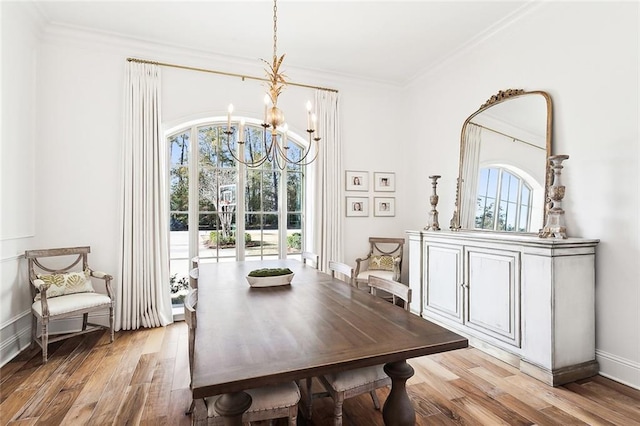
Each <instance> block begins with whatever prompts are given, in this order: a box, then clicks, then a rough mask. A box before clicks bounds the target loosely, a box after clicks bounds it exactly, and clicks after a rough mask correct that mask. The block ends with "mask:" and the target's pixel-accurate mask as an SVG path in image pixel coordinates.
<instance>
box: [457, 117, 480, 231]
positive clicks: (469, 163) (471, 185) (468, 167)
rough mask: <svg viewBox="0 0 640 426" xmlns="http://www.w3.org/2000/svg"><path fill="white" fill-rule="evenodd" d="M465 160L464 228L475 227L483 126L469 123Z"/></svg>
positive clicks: (466, 134)
mask: <svg viewBox="0 0 640 426" xmlns="http://www.w3.org/2000/svg"><path fill="white" fill-rule="evenodd" d="M464 140H465V145H464V162H463V167H464V169H463V170H462V178H463V179H464V182H463V183H462V189H463V190H462V194H459V197H460V210H461V211H462V216H461V217H460V224H461V225H462V227H463V228H468V229H473V228H475V217H476V203H477V200H476V194H477V192H478V191H477V189H478V170H479V162H480V145H481V143H482V127H480V126H478V125H476V124H474V123H467V127H466V129H465V136H464Z"/></svg>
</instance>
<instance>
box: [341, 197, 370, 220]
mask: <svg viewBox="0 0 640 426" xmlns="http://www.w3.org/2000/svg"><path fill="white" fill-rule="evenodd" d="M346 204H347V216H353V217H366V216H369V198H367V197H347V203H346Z"/></svg>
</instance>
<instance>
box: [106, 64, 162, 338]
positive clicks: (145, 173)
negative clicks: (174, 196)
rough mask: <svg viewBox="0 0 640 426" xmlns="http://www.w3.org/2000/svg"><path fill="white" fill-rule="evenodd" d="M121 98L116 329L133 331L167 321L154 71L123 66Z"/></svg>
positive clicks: (156, 73)
mask: <svg viewBox="0 0 640 426" xmlns="http://www.w3.org/2000/svg"><path fill="white" fill-rule="evenodd" d="M124 99H125V106H124V140H123V150H122V165H123V167H122V192H121V211H120V216H121V229H120V231H121V235H120V237H121V242H120V262H119V263H120V264H119V272H120V279H119V280H118V286H117V288H118V292H117V302H116V329H117V330H120V329H122V330H135V329H138V328H140V327H158V326H164V325H167V324H170V323H171V322H172V312H171V296H170V289H169V249H168V247H169V244H168V238H169V234H168V227H167V223H168V217H169V210H168V209H169V203H168V189H167V185H168V180H167V149H166V147H165V142H164V138H163V137H162V131H161V122H160V120H161V113H160V112H161V111H160V69H159V67H158V66H157V65H154V64H142V63H136V62H127V69H126V78H125V96H124Z"/></svg>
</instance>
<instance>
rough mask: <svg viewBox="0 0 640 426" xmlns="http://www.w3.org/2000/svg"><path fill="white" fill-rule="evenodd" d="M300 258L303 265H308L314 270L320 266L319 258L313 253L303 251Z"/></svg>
mask: <svg viewBox="0 0 640 426" xmlns="http://www.w3.org/2000/svg"><path fill="white" fill-rule="evenodd" d="M301 257H302V263H304V264H305V265H307V264H310V265H311V266H313V267H314V268H316V269H318V267H319V266H320V257H319V256H318V255H317V254H315V253H311V252H309V251H303V252H302V255H301Z"/></svg>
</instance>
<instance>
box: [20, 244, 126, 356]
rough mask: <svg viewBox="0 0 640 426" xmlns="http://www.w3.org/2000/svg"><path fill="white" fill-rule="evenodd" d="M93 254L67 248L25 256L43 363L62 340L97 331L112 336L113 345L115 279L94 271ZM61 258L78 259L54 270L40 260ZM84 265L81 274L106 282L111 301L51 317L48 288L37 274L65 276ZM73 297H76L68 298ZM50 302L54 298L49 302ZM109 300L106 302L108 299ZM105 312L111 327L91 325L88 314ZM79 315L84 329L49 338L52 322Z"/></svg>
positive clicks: (86, 249)
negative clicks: (49, 348)
mask: <svg viewBox="0 0 640 426" xmlns="http://www.w3.org/2000/svg"><path fill="white" fill-rule="evenodd" d="M90 252H91V248H90V247H88V246H83V247H65V248H55V249H42V250H27V251H25V253H24V256H25V258H26V259H27V266H28V269H29V270H28V273H29V282H30V286H29V287H30V290H31V300H34V302H33V304H32V307H31V314H32V318H31V338H32V342H33V343H36V344H38V346H40V347H41V348H42V362H43V363H46V362H47V355H48V353H47V352H48V351H47V348H48V345H49V344H50V343H53V342H57V341H59V340H63V339H68V338H70V337H75V336H79V335H82V334H86V333H91V332H93V331H96V330H109V332H110V341H111V342H113V340H114V330H115V329H114V308H115V299H114V296H113V290H112V288H111V280H112V279H113V277H112V276H111V275H109V274H107V273H104V272H99V271H94V270H92V269H91V268H90V267H89V265H88V261H87V258H88V254H89V253H90ZM62 256H67V257H69V256H71V257H73V256H76V257H75V258H73V260H72V261H71V263H69V264H67V266H65V267H62V268H51V267H48V266H46V265H43V264H42V262H41V260H42V259H43V258H53V257H62ZM80 262H82V271H85V270H87V269H88V270H89V271H90V275H89V276H90V277H91V278H96V279H98V280H102V281H104V284H105V288H106V292H107V294H106V296H108V299H109V301H105V302H104V303H100V304H98V305H96V306H91V307H88V308H87V307H82V308H80V309H71V310H68V311H66V312H64V313H61V314H51V313H50V309H49V302H50V301H49V300H47V286H46V285H45V284H44V282H43V281H42V280H40V279H38V277H37V276H38V272H39V271H43V272H47V273H49V274H63V273H68V272H72V268H74V267H75V266H76V265H78V264H79V263H80ZM37 294H40V300H39V301H37V300H35V298H36V295H37ZM68 296H73V295H68ZM68 296H65V295H63V296H56V298H58V297H60V298H64V297H68ZM50 299H51V298H50ZM105 300H106V299H105ZM38 302H40V308H41V313H39V312H38V311H37V310H36V309H35V305H36V303H38ZM103 309H109V326H104V325H102V324H95V323H90V322H89V313H91V312H96V311H100V310H103ZM79 314H82V329H81V330H80V331H77V332H70V333H65V334H62V335H57V336H55V337H50V336H49V322H50V321H51V320H57V319H61V318H70V317H75V316H77V315H79ZM38 321H40V323H41V333H40V337H39V338H38V336H37V328H38Z"/></svg>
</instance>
